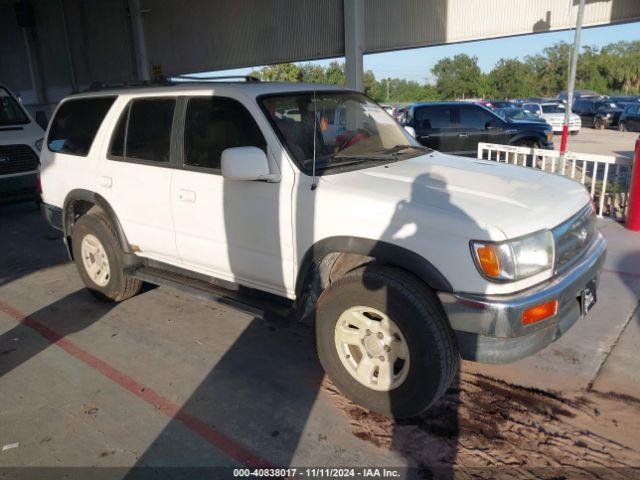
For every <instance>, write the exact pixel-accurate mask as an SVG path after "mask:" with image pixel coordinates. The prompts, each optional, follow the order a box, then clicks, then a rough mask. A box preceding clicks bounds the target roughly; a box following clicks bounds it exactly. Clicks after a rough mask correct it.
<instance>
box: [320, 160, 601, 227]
mask: <svg viewBox="0 0 640 480" xmlns="http://www.w3.org/2000/svg"><path fill="white" fill-rule="evenodd" d="M323 180H324V181H326V182H327V183H328V184H330V185H332V186H334V187H344V189H345V190H347V191H349V192H352V193H353V194H355V195H358V197H363V196H364V197H365V198H369V199H370V202H372V204H375V203H376V202H384V203H387V202H391V203H393V204H394V205H404V206H411V207H412V208H413V209H415V210H417V211H420V210H422V211H425V212H426V211H427V210H430V212H429V213H432V212H433V209H435V210H437V211H438V213H439V214H442V213H443V212H445V213H446V215H447V217H448V218H453V217H455V218H457V219H458V220H459V222H462V223H463V224H464V223H465V222H466V223H467V224H469V225H473V226H474V228H473V229H471V228H470V230H476V231H477V229H478V228H481V229H483V230H485V231H495V228H497V229H499V230H500V231H501V232H502V233H503V234H504V236H506V237H507V238H515V237H519V236H521V235H525V234H528V233H532V232H535V231H538V230H542V229H545V228H553V227H555V226H556V225H559V224H560V223H562V222H563V221H565V220H567V219H568V218H569V217H571V216H572V215H574V214H575V213H576V212H578V211H579V210H580V209H581V208H582V207H584V206H585V205H586V204H587V203H588V202H589V201H590V196H589V194H588V192H587V190H586V189H585V188H584V186H583V185H582V184H580V183H579V182H577V181H574V180H571V179H569V178H567V177H563V176H560V175H555V174H551V173H546V172H543V171H540V170H537V169H533V168H527V167H520V166H514V165H508V164H504V163H498V162H494V161H485V160H477V159H473V158H467V157H457V156H453V155H447V154H443V153H439V152H433V153H430V154H427V155H422V156H420V157H415V158H412V159H409V160H404V161H399V162H395V163H391V164H387V165H381V166H376V167H373V168H367V169H362V170H356V171H352V172H347V173H341V174H334V175H325V176H323ZM384 206H385V207H386V206H387V205H384ZM382 210H383V208H382V207H381V208H380V211H382Z"/></svg>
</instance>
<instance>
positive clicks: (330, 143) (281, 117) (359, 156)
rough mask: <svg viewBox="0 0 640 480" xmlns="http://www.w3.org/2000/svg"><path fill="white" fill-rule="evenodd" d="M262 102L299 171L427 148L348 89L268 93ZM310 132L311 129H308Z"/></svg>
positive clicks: (355, 163) (390, 159) (364, 162)
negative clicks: (314, 154)
mask: <svg viewBox="0 0 640 480" xmlns="http://www.w3.org/2000/svg"><path fill="white" fill-rule="evenodd" d="M262 106H263V109H264V110H265V112H266V113H267V116H268V117H269V118H270V120H271V122H272V124H273V125H274V128H275V129H276V130H277V132H278V134H279V136H280V137H281V139H282V140H283V141H284V142H285V144H286V146H287V149H288V150H289V152H290V153H291V155H293V157H294V160H295V161H296V163H297V164H298V166H299V167H300V169H301V170H302V171H303V172H305V173H307V174H311V173H312V166H313V152H314V146H315V153H316V173H318V174H321V173H323V172H325V171H328V170H331V169H336V168H340V167H345V166H347V165H348V166H350V168H359V167H360V168H364V167H369V166H371V164H372V163H376V162H377V163H379V162H387V163H388V162H393V161H396V160H404V159H406V158H410V157H413V156H417V155H422V154H424V153H425V151H428V150H429V149H427V148H426V147H422V146H420V145H419V144H418V143H417V142H415V141H413V140H411V138H410V136H409V135H408V134H406V133H405V131H404V129H403V128H402V127H401V126H400V125H399V124H398V123H397V122H396V121H395V120H394V119H393V118H392V117H391V116H390V115H389V114H388V113H387V112H386V111H384V109H382V107H380V106H379V105H378V104H376V103H374V102H373V101H372V100H370V99H369V98H367V97H366V96H364V95H362V94H359V93H352V92H337V93H336V92H326V91H319V92H316V93H315V94H314V93H313V92H308V93H301V94H296V95H291V94H289V95H281V96H269V97H266V98H263V100H262ZM314 132H315V133H314Z"/></svg>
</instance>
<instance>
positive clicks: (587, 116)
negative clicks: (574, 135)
mask: <svg viewBox="0 0 640 480" xmlns="http://www.w3.org/2000/svg"><path fill="white" fill-rule="evenodd" d="M573 111H574V113H577V114H578V115H580V120H581V121H582V126H584V127H593V120H594V117H595V104H594V102H591V101H589V100H578V101H577V102H576V104H575V106H574V108H573Z"/></svg>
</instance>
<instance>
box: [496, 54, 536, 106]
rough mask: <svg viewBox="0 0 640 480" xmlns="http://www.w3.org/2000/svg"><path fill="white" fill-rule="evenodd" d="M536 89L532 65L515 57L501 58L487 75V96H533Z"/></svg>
mask: <svg viewBox="0 0 640 480" xmlns="http://www.w3.org/2000/svg"><path fill="white" fill-rule="evenodd" d="M535 91H536V88H535V84H534V79H533V71H532V69H531V66H530V65H528V64H526V63H523V62H521V61H520V60H517V59H515V58H506V59H505V58H501V59H500V60H499V61H498V63H496V65H495V67H493V70H491V72H490V73H489V74H488V75H487V81H486V91H485V94H486V95H487V96H490V97H493V98H522V97H530V96H533V94H534V93H535Z"/></svg>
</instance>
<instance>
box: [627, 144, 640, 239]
mask: <svg viewBox="0 0 640 480" xmlns="http://www.w3.org/2000/svg"><path fill="white" fill-rule="evenodd" d="M628 202H629V213H628V214H627V228H628V229H629V230H633V231H634V232H639V231H640V137H638V138H637V139H636V152H635V157H634V159H633V169H632V170H631V185H630V186H629V201H628Z"/></svg>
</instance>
